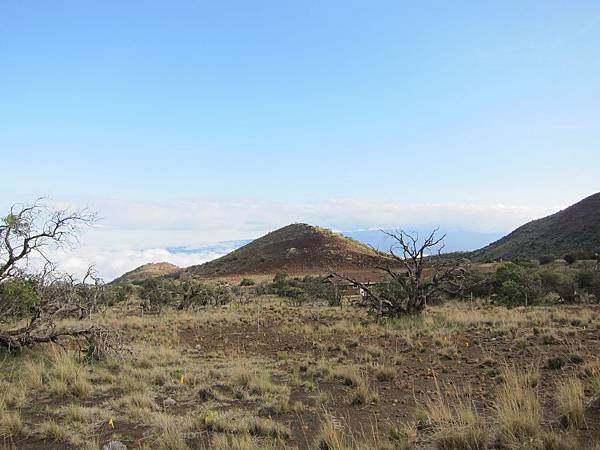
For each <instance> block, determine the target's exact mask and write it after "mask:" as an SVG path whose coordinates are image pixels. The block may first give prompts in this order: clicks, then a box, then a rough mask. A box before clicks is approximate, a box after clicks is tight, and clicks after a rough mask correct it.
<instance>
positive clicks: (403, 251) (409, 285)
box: [334, 228, 462, 317]
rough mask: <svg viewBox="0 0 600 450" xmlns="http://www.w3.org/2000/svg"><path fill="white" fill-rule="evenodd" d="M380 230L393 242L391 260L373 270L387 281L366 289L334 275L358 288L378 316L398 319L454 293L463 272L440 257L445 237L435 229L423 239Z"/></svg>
mask: <svg viewBox="0 0 600 450" xmlns="http://www.w3.org/2000/svg"><path fill="white" fill-rule="evenodd" d="M381 231H382V232H383V233H384V234H385V235H387V236H388V237H389V238H391V239H392V241H393V243H392V245H391V246H390V249H389V253H390V255H391V257H390V258H389V259H388V260H387V261H384V262H382V263H381V264H378V265H376V266H375V267H374V268H375V269H377V270H381V271H383V272H385V273H386V274H387V278H388V280H387V281H386V282H383V283H380V284H379V285H376V286H369V285H367V284H365V283H361V282H359V281H357V280H355V279H353V278H351V277H348V276H345V275H343V274H339V273H335V272H334V274H335V275H336V276H338V277H339V278H341V279H344V280H346V281H348V282H350V283H352V285H354V286H356V287H359V288H361V289H362V290H363V292H364V293H365V294H366V296H365V297H366V303H367V304H368V306H370V307H371V308H373V309H374V310H376V312H377V313H378V314H380V315H384V316H391V317H397V316H400V315H404V314H415V313H419V312H421V311H423V310H424V309H425V307H426V306H427V303H428V301H429V300H430V299H432V298H433V297H435V296H436V295H438V294H439V293H440V292H441V291H443V290H448V291H450V290H453V289H454V288H455V287H456V286H458V285H459V284H460V281H459V280H460V278H461V277H462V269H460V268H459V267H458V266H457V265H456V264H455V263H454V262H453V261H451V260H444V259H442V258H441V251H442V250H443V248H444V244H443V241H444V238H445V237H446V235H442V236H438V235H437V234H438V231H439V230H438V229H437V228H436V229H435V230H433V231H432V232H431V233H430V234H429V235H428V236H427V238H426V239H424V240H420V239H419V236H418V234H416V233H415V234H411V233H407V232H406V231H403V230H399V231H396V232H389V231H384V230H381ZM432 253H433V254H432Z"/></svg>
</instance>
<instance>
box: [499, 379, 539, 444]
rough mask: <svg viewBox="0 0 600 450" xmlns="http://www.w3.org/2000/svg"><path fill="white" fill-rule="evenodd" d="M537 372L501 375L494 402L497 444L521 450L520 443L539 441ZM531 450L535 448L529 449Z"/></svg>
mask: <svg viewBox="0 0 600 450" xmlns="http://www.w3.org/2000/svg"><path fill="white" fill-rule="evenodd" d="M538 377H539V375H538V373H537V371H534V370H532V369H531V370H529V371H525V372H519V371H517V370H516V369H514V368H508V369H506V370H505V371H504V372H503V374H502V379H503V383H502V384H501V385H500V387H499V390H498V395H497V398H496V405H495V407H496V422H497V427H498V441H499V442H500V444H501V445H503V446H504V447H505V448H508V449H515V450H516V449H521V448H523V447H522V443H523V442H536V441H539V440H540V439H541V438H542V435H543V433H542V406H541V404H540V400H539V396H538V392H537V388H536V386H537V379H538ZM532 448H534V447H532Z"/></svg>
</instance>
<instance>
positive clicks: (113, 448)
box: [102, 441, 127, 450]
mask: <svg viewBox="0 0 600 450" xmlns="http://www.w3.org/2000/svg"><path fill="white" fill-rule="evenodd" d="M102 450H127V447H126V446H125V444H123V443H122V442H120V441H110V442H109V443H108V444H105V445H104V446H103V447H102Z"/></svg>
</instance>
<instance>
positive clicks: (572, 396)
mask: <svg viewBox="0 0 600 450" xmlns="http://www.w3.org/2000/svg"><path fill="white" fill-rule="evenodd" d="M584 400H585V396H584V392H583V383H582V382H581V380H579V379H578V378H566V379H563V380H561V381H560V382H559V383H558V385H557V388H556V404H557V408H558V412H559V415H560V420H561V422H562V424H563V425H564V426H565V427H566V428H569V429H580V428H583V427H584V426H585V404H584Z"/></svg>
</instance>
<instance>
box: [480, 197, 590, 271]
mask: <svg viewBox="0 0 600 450" xmlns="http://www.w3.org/2000/svg"><path fill="white" fill-rule="evenodd" d="M598 250H600V193H598V194H594V195H592V196H590V197H587V198H586V199H584V200H582V201H580V202H579V203H576V204H574V205H572V206H570V207H569V208H567V209H564V210H562V211H560V212H558V213H556V214H553V215H551V216H548V217H544V218H543V219H539V220H534V221H532V222H529V223H527V224H525V225H523V226H521V227H519V228H517V229H516V230H515V231H513V232H512V233H510V234H509V235H508V236H505V237H503V238H502V239H500V240H498V241H496V242H494V243H492V244H490V245H488V246H487V247H484V248H482V249H480V250H477V251H475V252H473V253H472V256H473V258H474V259H475V260H479V261H488V260H497V259H500V258H503V259H515V258H540V257H543V256H552V257H563V256H564V255H566V254H568V253H575V254H581V255H593V254H594V252H596V251H598Z"/></svg>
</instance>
